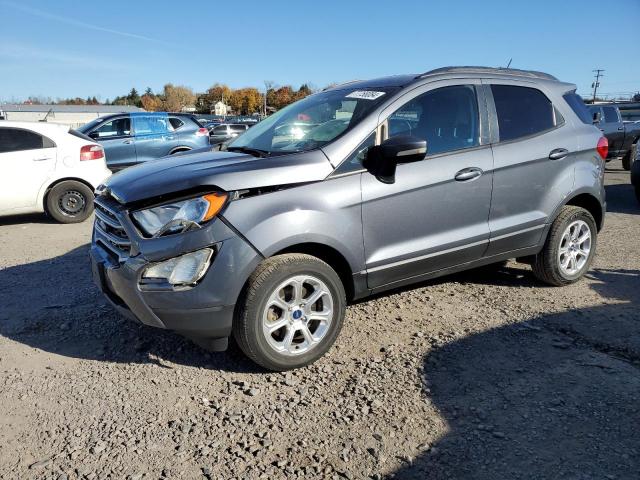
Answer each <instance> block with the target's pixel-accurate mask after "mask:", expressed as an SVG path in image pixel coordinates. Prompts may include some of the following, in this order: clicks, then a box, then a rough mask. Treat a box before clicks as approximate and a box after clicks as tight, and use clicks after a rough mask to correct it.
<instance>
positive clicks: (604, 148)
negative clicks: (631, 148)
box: [596, 137, 609, 160]
mask: <svg viewBox="0 0 640 480" xmlns="http://www.w3.org/2000/svg"><path fill="white" fill-rule="evenodd" d="M596 151H597V152H598V155H600V158H602V160H606V158H607V155H608V154H609V140H607V137H600V140H598V145H597V146H596Z"/></svg>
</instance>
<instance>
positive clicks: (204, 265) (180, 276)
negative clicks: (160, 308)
mask: <svg viewBox="0 0 640 480" xmlns="http://www.w3.org/2000/svg"><path fill="white" fill-rule="evenodd" d="M212 256H213V250H212V249H211V248H203V249H202V250H197V251H195V252H191V253H187V254H185V255H181V256H179V257H175V258H171V259H169V260H165V261H164V262H160V263H156V264H155V265H152V266H150V267H147V269H146V270H145V271H144V273H143V274H142V278H144V279H156V280H166V281H167V282H169V283H170V284H171V285H174V286H177V285H195V284H196V283H197V282H198V280H200V279H201V278H202V277H204V274H205V273H206V272H207V269H208V268H209V263H210V262H211V257H212Z"/></svg>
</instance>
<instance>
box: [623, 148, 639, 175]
mask: <svg viewBox="0 0 640 480" xmlns="http://www.w3.org/2000/svg"><path fill="white" fill-rule="evenodd" d="M637 157H638V144H637V143H636V144H634V145H631V149H630V150H629V151H628V152H627V154H626V155H625V156H624V157H622V168H624V169H625V170H627V171H628V170H631V165H633V162H635V161H636V159H637Z"/></svg>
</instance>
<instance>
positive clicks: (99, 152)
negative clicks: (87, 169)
mask: <svg viewBox="0 0 640 480" xmlns="http://www.w3.org/2000/svg"><path fill="white" fill-rule="evenodd" d="M100 158H104V149H103V148H102V147H101V146H100V145H85V146H84V147H82V148H81V149H80V161H82V160H98V159H100Z"/></svg>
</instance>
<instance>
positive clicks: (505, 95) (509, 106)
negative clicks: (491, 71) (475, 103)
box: [491, 85, 558, 141]
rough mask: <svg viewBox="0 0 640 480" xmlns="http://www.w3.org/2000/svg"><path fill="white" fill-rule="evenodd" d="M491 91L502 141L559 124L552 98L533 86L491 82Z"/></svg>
mask: <svg viewBox="0 0 640 480" xmlns="http://www.w3.org/2000/svg"><path fill="white" fill-rule="evenodd" d="M491 92H492V93H493V100H494V102H495V105H496V113H497V114H498V130H499V133H500V140H501V141H506V140H514V139H516V138H521V137H527V136H529V135H535V134H536V133H540V132H544V131H546V130H550V129H552V128H554V127H555V126H556V125H558V124H557V123H556V116H555V112H554V108H553V105H552V104H551V100H549V99H548V98H547V96H546V95H545V94H544V93H542V92H541V91H540V90H538V89H536V88H529V87H518V86H514V85H491Z"/></svg>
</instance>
